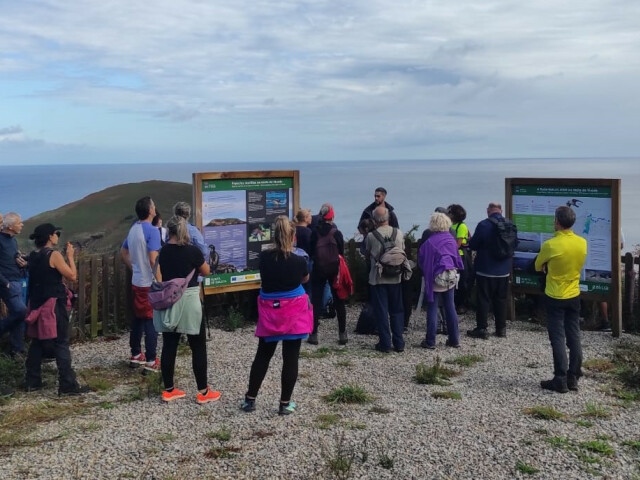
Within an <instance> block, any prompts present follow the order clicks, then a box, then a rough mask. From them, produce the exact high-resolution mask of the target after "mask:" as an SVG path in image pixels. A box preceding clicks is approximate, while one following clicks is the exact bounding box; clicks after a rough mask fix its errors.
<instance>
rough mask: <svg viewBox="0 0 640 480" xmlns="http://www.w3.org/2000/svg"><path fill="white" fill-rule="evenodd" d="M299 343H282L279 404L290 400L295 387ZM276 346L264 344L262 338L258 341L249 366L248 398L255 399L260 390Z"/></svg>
mask: <svg viewBox="0 0 640 480" xmlns="http://www.w3.org/2000/svg"><path fill="white" fill-rule="evenodd" d="M301 342H302V341H301V340H300V339H298V340H283V341H282V376H281V378H280V381H281V393H280V401H281V402H288V401H289V400H291V394H292V393H293V387H295V386H296V380H298V356H299V355H300V343H301ZM277 346H278V342H265V341H264V338H260V339H259V340H258V351H257V352H256V358H254V359H253V363H252V364H251V373H250V374H249V390H248V391H247V396H248V397H251V398H256V397H257V396H258V390H260V385H262V381H263V380H264V377H265V375H266V374H267V370H268V369H269V362H271V357H273V354H274V353H275V351H276V347H277Z"/></svg>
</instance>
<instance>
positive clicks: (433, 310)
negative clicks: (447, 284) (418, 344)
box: [427, 288, 460, 347]
mask: <svg viewBox="0 0 640 480" xmlns="http://www.w3.org/2000/svg"><path fill="white" fill-rule="evenodd" d="M454 291H455V288H450V289H449V290H447V291H446V292H433V302H427V345H429V346H431V347H433V346H435V344H436V330H437V326H438V304H439V301H440V299H442V305H443V306H444V311H445V314H444V317H445V319H446V322H447V333H448V334H449V344H450V345H458V344H459V343H460V335H459V332H458V314H457V313H456V305H455V302H454Z"/></svg>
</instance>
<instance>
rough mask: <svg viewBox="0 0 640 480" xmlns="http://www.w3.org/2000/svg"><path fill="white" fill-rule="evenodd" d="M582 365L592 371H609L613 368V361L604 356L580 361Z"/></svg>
mask: <svg viewBox="0 0 640 480" xmlns="http://www.w3.org/2000/svg"><path fill="white" fill-rule="evenodd" d="M582 366H583V367H584V368H586V369H587V370H591V371H592V372H610V371H611V370H613V369H614V368H615V365H614V364H613V362H612V361H611V360H608V359H606V358H590V359H588V360H585V361H584V362H582Z"/></svg>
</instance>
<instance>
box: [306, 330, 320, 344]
mask: <svg viewBox="0 0 640 480" xmlns="http://www.w3.org/2000/svg"><path fill="white" fill-rule="evenodd" d="M307 343H310V344H311V345H317V344H318V334H317V333H312V334H311V335H309V338H307Z"/></svg>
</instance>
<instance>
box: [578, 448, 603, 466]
mask: <svg viewBox="0 0 640 480" xmlns="http://www.w3.org/2000/svg"><path fill="white" fill-rule="evenodd" d="M576 456H577V457H578V458H579V459H580V460H581V461H583V462H584V463H588V464H589V465H593V464H595V463H601V462H602V460H601V459H600V458H599V457H594V456H592V455H589V454H587V453H585V452H582V451H578V452H576Z"/></svg>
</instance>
